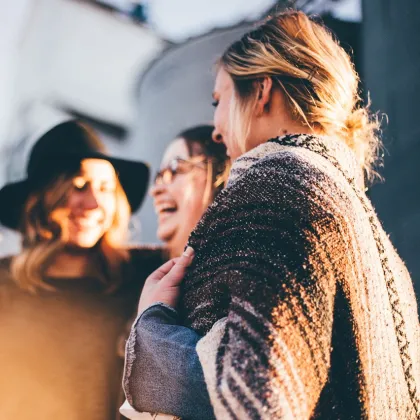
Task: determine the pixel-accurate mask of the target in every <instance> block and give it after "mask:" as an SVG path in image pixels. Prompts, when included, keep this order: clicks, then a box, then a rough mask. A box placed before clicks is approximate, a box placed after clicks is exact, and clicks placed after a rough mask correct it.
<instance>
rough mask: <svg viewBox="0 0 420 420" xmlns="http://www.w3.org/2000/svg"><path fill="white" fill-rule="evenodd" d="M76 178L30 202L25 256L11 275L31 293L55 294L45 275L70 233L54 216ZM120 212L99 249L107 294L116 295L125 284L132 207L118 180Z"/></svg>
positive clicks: (24, 234) (17, 258)
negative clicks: (119, 287) (124, 273)
mask: <svg viewBox="0 0 420 420" xmlns="http://www.w3.org/2000/svg"><path fill="white" fill-rule="evenodd" d="M75 175H76V174H65V175H61V176H59V177H57V178H56V179H55V180H53V181H51V182H49V183H47V184H46V185H44V186H43V187H41V188H39V189H37V190H36V191H34V192H33V193H32V194H31V195H30V196H29V197H28V199H27V201H26V204H25V208H24V212H23V215H24V216H23V217H24V220H23V221H22V225H21V233H22V248H23V249H22V252H21V253H20V254H19V255H17V256H15V257H14V258H13V259H12V263H11V271H12V275H13V278H14V280H15V282H16V283H17V284H18V285H19V287H20V288H22V289H24V290H27V291H29V292H33V293H34V292H36V291H37V290H38V289H43V290H55V289H54V288H53V287H52V286H51V285H50V284H48V283H47V282H46V281H45V272H46V270H47V268H48V266H49V264H50V262H51V261H52V260H53V258H54V257H55V256H56V255H57V254H58V253H59V252H60V251H61V250H63V248H64V246H65V243H66V235H67V234H66V230H65V228H64V229H62V228H60V226H58V224H57V223H56V222H54V221H53V220H52V217H51V215H52V213H53V211H54V210H56V209H57V208H59V207H61V206H63V205H64V204H65V202H66V199H67V196H68V193H69V191H70V189H71V188H72V187H73V177H74V176H75ZM115 194H116V212H115V217H114V220H113V223H112V225H111V227H110V229H109V230H108V231H107V232H106V233H105V234H104V236H103V237H102V238H101V239H100V241H99V243H98V244H97V245H96V246H95V251H96V256H97V262H98V265H99V271H100V275H99V279H100V280H101V281H102V282H103V283H104V290H105V291H106V292H112V291H113V290H115V289H116V288H117V287H118V285H119V284H120V283H121V281H122V269H123V263H124V262H125V261H127V260H128V252H127V251H126V250H124V249H123V247H122V246H123V244H124V242H125V240H126V236H127V232H128V223H129V218H130V206H129V203H128V201H127V197H126V195H125V192H124V190H123V188H122V186H121V184H120V182H119V181H118V179H117V188H116V192H115Z"/></svg>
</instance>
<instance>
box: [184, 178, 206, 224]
mask: <svg viewBox="0 0 420 420" xmlns="http://www.w3.org/2000/svg"><path fill="white" fill-rule="evenodd" d="M200 175H201V174H200ZM205 190H206V179H205V177H203V176H196V177H191V178H190V180H189V182H188V183H186V185H185V188H184V189H183V207H184V211H185V212H188V215H191V216H193V215H194V216H196V215H201V213H202V212H203V198H204V192H205Z"/></svg>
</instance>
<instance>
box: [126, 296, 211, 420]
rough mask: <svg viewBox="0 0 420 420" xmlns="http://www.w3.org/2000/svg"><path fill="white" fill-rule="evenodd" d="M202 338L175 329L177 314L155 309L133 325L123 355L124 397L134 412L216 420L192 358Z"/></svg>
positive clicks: (195, 359)
mask: <svg viewBox="0 0 420 420" xmlns="http://www.w3.org/2000/svg"><path fill="white" fill-rule="evenodd" d="M200 338H201V336H200V335H198V334H197V333H196V332H195V331H193V330H191V329H189V328H186V327H183V326H180V325H178V313H177V312H176V310H175V309H173V308H171V307H169V306H166V305H164V304H161V303H158V304H154V305H152V306H150V307H149V308H147V309H146V310H145V311H144V312H143V313H142V314H141V315H140V316H139V317H138V318H137V320H136V321H135V323H134V324H133V327H132V329H131V333H130V338H129V340H128V343H127V349H126V366H125V371H124V381H123V385H124V392H125V394H126V396H127V400H128V402H129V403H130V404H131V405H132V406H133V407H134V408H135V409H136V410H137V411H142V412H150V413H167V414H172V415H175V416H178V417H181V418H182V419H189V420H195V419H197V420H198V419H200V420H207V419H208V420H210V419H214V418H215V417H214V413H213V409H212V406H211V403H210V398H209V395H208V392H207V387H206V383H205V381H204V376H203V370H202V367H201V364H200V361H199V359H198V355H197V352H196V344H197V342H198V340H200Z"/></svg>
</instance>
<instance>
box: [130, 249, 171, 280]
mask: <svg viewBox="0 0 420 420" xmlns="http://www.w3.org/2000/svg"><path fill="white" fill-rule="evenodd" d="M128 252H129V265H130V267H131V268H132V270H134V271H135V272H136V274H138V275H143V276H146V277H147V276H148V275H149V274H151V273H152V272H153V271H154V270H156V269H157V268H158V267H160V266H161V265H162V264H163V263H164V262H165V261H167V259H168V258H167V256H166V252H165V250H164V249H163V248H162V247H159V246H153V245H150V246H138V247H130V248H128Z"/></svg>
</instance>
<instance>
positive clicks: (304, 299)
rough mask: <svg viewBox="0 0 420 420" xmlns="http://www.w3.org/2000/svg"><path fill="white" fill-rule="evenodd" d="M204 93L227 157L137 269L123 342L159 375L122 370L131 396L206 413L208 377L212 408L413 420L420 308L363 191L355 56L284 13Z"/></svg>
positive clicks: (368, 120) (228, 412) (223, 64)
mask: <svg viewBox="0 0 420 420" xmlns="http://www.w3.org/2000/svg"><path fill="white" fill-rule="evenodd" d="M213 97H214V105H215V107H216V111H215V117H214V123H215V131H214V139H215V141H217V142H223V143H224V144H225V145H226V147H227V150H228V154H229V155H230V157H231V158H232V160H233V166H232V169H231V172H230V176H229V180H228V184H227V187H226V188H225V190H224V191H222V193H221V194H219V196H218V197H217V198H216V200H215V202H214V203H213V205H212V206H210V208H209V210H208V211H207V212H206V214H205V215H204V216H203V218H202V219H201V221H200V222H199V224H198V225H197V228H196V229H195V230H194V232H193V233H192V234H191V237H190V239H189V245H190V247H192V248H189V249H187V251H186V253H185V255H184V256H183V257H182V258H181V259H179V260H176V261H170V262H169V263H167V264H166V265H164V266H163V267H162V268H161V269H160V270H159V271H157V272H155V273H154V274H152V275H151V276H150V277H149V278H148V280H147V281H146V284H145V288H144V290H143V293H142V295H141V298H140V304H139V317H138V320H137V322H136V323H135V324H134V326H133V328H132V331H131V335H130V339H129V344H130V345H129V346H128V348H129V349H131V350H132V351H133V352H134V353H135V355H136V359H135V361H134V363H135V364H137V369H138V368H139V367H140V366H141V367H143V368H144V369H146V368H147V366H148V365H150V364H151V363H153V367H154V374H153V376H152V375H147V374H144V373H145V371H143V374H144V375H142V376H136V377H133V376H131V372H130V370H129V369H126V371H125V392H126V395H127V396H128V397H129V401H130V402H131V404H132V405H133V406H134V408H136V409H137V410H138V411H155V412H156V411H160V412H162V413H168V414H174V415H178V416H181V417H182V416H183V415H184V416H185V417H186V418H206V416H207V417H208V418H211V417H212V415H211V413H209V409H208V400H207V401H206V398H205V397H206V392H205V387H204V386H203V383H204V382H205V384H206V386H207V389H208V394H209V395H208V398H209V400H210V402H211V406H212V409H213V413H214V416H215V417H216V418H217V419H241V420H242V419H320V418H322V419H361V418H365V419H384V418H389V419H391V418H392V419H418V418H420V407H419V386H420V328H419V321H418V313H417V304H416V299H415V295H414V291H413V285H412V281H411V278H410V275H409V273H408V271H407V269H406V267H405V266H404V263H403V262H402V261H401V259H400V258H399V256H398V254H397V252H396V251H395V249H394V248H393V246H392V244H391V242H390V240H389V238H388V236H387V235H386V233H385V232H384V230H383V228H382V226H381V224H380V222H379V220H378V218H377V216H376V214H375V211H374V209H373V207H372V205H371V203H370V201H369V199H368V198H367V196H366V194H365V190H366V181H367V180H368V179H371V178H372V177H374V175H375V171H374V163H375V161H376V156H377V152H378V149H379V147H380V141H379V138H378V136H377V132H378V130H377V129H378V123H377V119H376V118H375V116H372V115H371V114H370V113H369V111H368V109H366V108H365V107H364V106H363V104H362V103H361V100H360V97H359V93H358V76H357V74H356V72H355V71H354V68H353V65H352V63H351V61H350V58H349V57H348V55H347V54H346V53H345V51H344V50H343V49H342V48H341V47H340V45H339V44H338V42H337V41H335V40H334V38H333V36H332V35H331V34H330V33H329V31H328V30H327V29H326V28H325V27H323V26H322V25H321V24H320V23H317V22H315V21H313V20H311V19H310V18H309V17H307V16H306V15H305V14H304V13H301V12H296V11H287V12H284V13H281V14H279V15H277V16H274V17H272V18H269V19H268V20H266V21H265V22H263V23H262V24H261V25H260V26H259V27H258V28H256V29H255V30H253V31H251V32H249V33H247V34H245V35H244V36H243V38H242V39H241V40H239V41H238V42H235V43H234V44H232V45H231V46H230V47H229V48H228V49H227V50H226V51H225V53H224V54H223V56H222V57H221V59H220V65H219V70H218V73H217V78H216V83H215V89H214V94H213ZM193 250H194V251H195V256H194V258H193V255H194V254H193ZM188 266H189V268H188V269H187V267H188ZM185 273H186V274H185ZM184 274H185V278H183V277H184ZM182 279H183V282H182ZM181 282H182V286H181ZM181 292H182V294H181ZM180 296H181V300H180V302H178V299H179V297H180ZM178 303H179V305H178V308H177V304H178ZM162 333H164V339H163V337H162V335H161V334H162ZM146 337H147V339H148V340H149V345H148V346H149V348H150V346H151V344H150V343H151V341H152V340H154V341H155V342H156V343H160V344H161V347H159V346H157V345H156V346H155V351H154V352H153V355H149V354H148V353H147V352H145V351H144V345H143V342H144V340H145V338H146ZM168 348H170V349H171V352H172V354H174V353H175V354H176V359H171V360H169V361H168V360H167V359H168V351H167V349H168ZM175 360H186V362H184V363H183V375H182V376H181V375H178V376H176V377H171V375H170V374H168V372H169V370H168V367H169V366H170V365H171V364H175V363H176V361H175ZM179 370H180V369H177V370H173V373H174V375H175V374H177V373H178V372H179ZM133 385H136V388H134V387H133ZM168 385H169V386H168ZM200 386H201V388H200ZM146 387H150V388H153V389H155V390H156V389H158V390H161V391H158V392H156V393H155V394H154V395H153V398H151V399H150V398H148V399H145V398H144V394H143V393H142V392H137V393H136V394H132V393H131V391H132V390H133V389H137V390H142V389H145V388H146ZM168 389H170V390H171V391H172V390H174V389H176V392H175V391H172V392H171V394H170V398H169V397H168V391H167V390H168ZM189 393H192V395H193V396H194V399H192V398H191V399H188V398H187V397H186V396H188V395H189ZM199 396H201V400H200V399H199V398H198V397H199ZM200 413H204V415H202V416H200Z"/></svg>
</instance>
